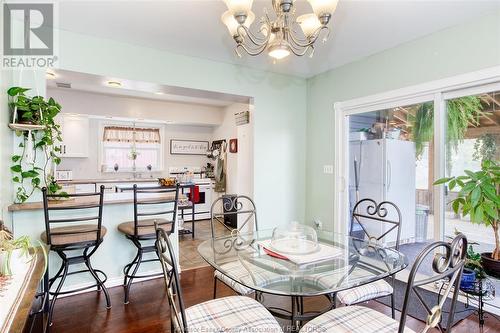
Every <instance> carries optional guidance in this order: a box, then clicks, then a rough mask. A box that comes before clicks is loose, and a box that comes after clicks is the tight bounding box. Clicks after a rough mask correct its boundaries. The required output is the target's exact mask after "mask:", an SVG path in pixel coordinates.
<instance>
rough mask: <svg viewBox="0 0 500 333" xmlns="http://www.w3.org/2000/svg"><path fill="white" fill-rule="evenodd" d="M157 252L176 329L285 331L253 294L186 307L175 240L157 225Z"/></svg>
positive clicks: (172, 324) (172, 328) (171, 320)
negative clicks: (174, 246) (174, 247)
mask: <svg viewBox="0 0 500 333" xmlns="http://www.w3.org/2000/svg"><path fill="white" fill-rule="evenodd" d="M156 234H157V241H156V248H157V253H158V255H159V258H160V262H161V263H162V268H163V272H164V277H165V285H166V289H167V296H168V301H169V304H170V323H171V331H172V332H181V333H187V332H247V331H252V330H253V329H256V328H258V329H259V331H264V332H270V333H282V330H281V327H280V325H279V324H278V322H277V321H276V319H274V317H273V316H272V315H271V314H270V313H269V311H267V309H266V308H265V307H264V306H263V305H262V304H260V303H258V302H257V301H255V300H253V299H252V298H249V297H242V296H229V297H224V298H219V299H214V300H209V301H207V302H203V303H200V304H196V305H194V306H191V307H189V308H187V309H186V307H185V306H184V300H183V297H182V288H181V284H180V279H179V273H178V268H177V260H176V258H175V253H174V250H173V247H172V243H171V242H170V239H169V237H168V235H167V233H166V232H165V230H164V229H161V228H157V229H156Z"/></svg>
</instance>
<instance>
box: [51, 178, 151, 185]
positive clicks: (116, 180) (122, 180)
mask: <svg viewBox="0 0 500 333" xmlns="http://www.w3.org/2000/svg"><path fill="white" fill-rule="evenodd" d="M151 181H154V182H156V181H158V178H136V179H134V178H113V179H97V178H95V179H73V180H58V181H57V183H58V184H64V185H73V184H97V183H99V184H101V183H103V184H105V183H145V182H151Z"/></svg>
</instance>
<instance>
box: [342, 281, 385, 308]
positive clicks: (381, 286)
mask: <svg viewBox="0 0 500 333" xmlns="http://www.w3.org/2000/svg"><path fill="white" fill-rule="evenodd" d="M392 293H393V288H392V286H391V285H390V284H389V283H388V282H387V281H385V280H378V281H375V282H372V283H368V284H365V285H362V286H359V287H354V288H351V289H347V290H343V291H339V292H338V293H337V299H338V300H339V301H340V303H342V304H346V305H351V304H356V303H361V302H365V301H369V300H371V299H375V298H379V297H383V296H388V295H391V294H392Z"/></svg>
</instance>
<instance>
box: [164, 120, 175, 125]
mask: <svg viewBox="0 0 500 333" xmlns="http://www.w3.org/2000/svg"><path fill="white" fill-rule="evenodd" d="M165 123H166V124H173V123H174V121H173V120H165Z"/></svg>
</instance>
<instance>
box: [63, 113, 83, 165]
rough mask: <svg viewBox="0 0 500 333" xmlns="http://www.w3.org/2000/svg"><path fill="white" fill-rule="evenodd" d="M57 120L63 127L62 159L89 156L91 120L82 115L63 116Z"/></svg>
mask: <svg viewBox="0 0 500 333" xmlns="http://www.w3.org/2000/svg"><path fill="white" fill-rule="evenodd" d="M58 118H59V119H58V120H57V122H58V124H59V125H61V131H62V139H63V141H62V142H61V143H60V148H61V153H60V156H61V157H88V156H89V118H88V117H86V116H81V115H72V114H71V115H70V114H61V115H60V116H59V117H58Z"/></svg>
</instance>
